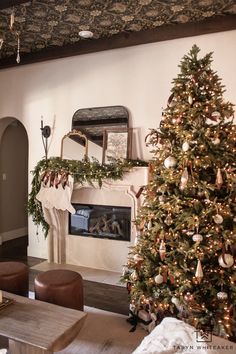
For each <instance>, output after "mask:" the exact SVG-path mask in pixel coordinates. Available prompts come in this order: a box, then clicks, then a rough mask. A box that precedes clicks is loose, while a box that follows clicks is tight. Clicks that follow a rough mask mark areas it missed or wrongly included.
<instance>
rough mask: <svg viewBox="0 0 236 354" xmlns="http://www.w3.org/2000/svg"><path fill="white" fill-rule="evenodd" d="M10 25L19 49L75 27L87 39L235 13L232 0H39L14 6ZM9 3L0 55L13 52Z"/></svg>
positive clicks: (61, 37) (70, 39)
mask: <svg viewBox="0 0 236 354" xmlns="http://www.w3.org/2000/svg"><path fill="white" fill-rule="evenodd" d="M14 10H15V23H14V30H15V31H19V32H20V42H21V46H20V47H21V53H29V52H36V51H40V50H42V49H44V48H46V47H52V46H63V45H66V44H73V43H76V42H78V41H81V40H85V39H81V38H80V37H79V34H78V32H79V31H80V30H90V31H92V32H93V33H94V37H93V39H89V40H92V41H94V40H96V39H97V38H105V37H111V36H112V35H114V34H117V33H120V32H126V31H127V32H137V31H141V30H145V29H151V28H156V27H159V26H162V25H164V24H178V23H186V22H192V21H201V20H203V19H205V18H209V17H212V16H215V15H227V14H236V1H234V0H200V1H199V0H159V1H158V0H130V1H125V0H120V1H119V0H117V1H111V0H95V1H93V0H65V1H62V0H41V1H36V0H33V1H29V2H27V3H24V4H21V5H18V6H15V8H14ZM11 12H12V8H7V9H4V10H1V11H0V38H3V39H4V43H3V45H2V49H1V50H0V58H6V57H9V56H11V55H15V54H16V41H17V38H16V36H15V35H14V34H13V33H11V32H10V31H9V17H10V14H11Z"/></svg>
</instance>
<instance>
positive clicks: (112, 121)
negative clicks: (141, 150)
mask: <svg viewBox="0 0 236 354" xmlns="http://www.w3.org/2000/svg"><path fill="white" fill-rule="evenodd" d="M128 128H129V113H128V110H127V109H126V108H125V107H124V106H107V107H93V108H82V109H78V110H77V111H76V112H75V113H74V115H73V117H72V132H73V131H79V132H80V133H81V134H82V135H84V136H85V137H86V138H87V156H88V158H90V159H91V158H92V157H95V158H96V159H97V160H98V161H99V162H102V160H103V157H104V154H103V148H104V136H105V132H106V131H111V130H117V131H119V130H120V131H124V129H128ZM84 154H85V140H84V139H83V138H82V137H81V136H79V135H73V134H72V135H71V134H68V136H65V139H64V140H63V154H62V157H63V158H68V159H77V160H80V159H82V158H83V157H84Z"/></svg>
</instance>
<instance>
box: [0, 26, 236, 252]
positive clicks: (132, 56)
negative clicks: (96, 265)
mask: <svg viewBox="0 0 236 354" xmlns="http://www.w3.org/2000/svg"><path fill="white" fill-rule="evenodd" d="M194 43H195V44H197V45H198V46H199V47H200V48H201V53H202V55H205V54H206V53H208V52H209V51H213V52H214V55H213V60H214V61H213V64H212V66H213V68H214V69H215V70H216V71H217V72H218V74H219V76H220V77H221V78H222V79H223V84H224V85H225V86H226V89H227V91H226V93H225V98H226V99H227V100H229V101H231V102H233V103H236V75H235V62H236V31H228V32H221V33H216V34H209V35H203V36H197V37H189V38H183V39H176V40H171V41H164V42H159V43H153V44H145V45H140V46H135V47H130V48H124V49H115V50H111V51H104V52H100V53H92V54H87V55H81V56H77V57H71V58H66V59H59V60H54V61H49V62H43V63H38V64H32V65H27V66H18V67H16V68H12V69H6V70H3V71H0V82H1V87H0V118H2V117H6V116H11V117H16V118H18V119H19V120H21V121H22V123H23V124H24V125H25V127H26V129H27V132H28V136H29V170H32V169H33V167H34V166H35V164H36V163H37V161H38V160H39V159H41V158H42V156H43V155H44V151H43V146H42V142H41V136H40V119H41V115H43V117H44V123H45V124H47V125H50V126H53V132H52V137H51V140H50V150H49V156H50V155H51V156H52V155H60V143H61V138H62V136H64V134H66V133H67V132H68V131H69V130H70V126H71V119H72V115H73V113H74V112H75V111H76V110H78V109H79V108H86V107H96V106H109V105H124V106H126V107H127V108H128V110H129V112H130V117H131V126H132V127H133V128H135V129H134V130H135V136H136V139H135V142H134V143H135V149H134V150H135V151H134V154H133V157H140V158H144V159H148V158H149V157H150V155H149V152H148V150H147V149H146V148H145V146H144V137H145V136H146V134H147V133H148V128H155V127H157V126H158V125H159V121H160V117H161V111H162V107H165V106H166V102H167V99H168V97H169V95H170V88H171V86H172V85H171V82H172V79H173V78H174V77H176V75H177V73H178V72H179V68H178V64H179V62H180V59H181V58H182V57H183V55H184V54H186V53H187V52H188V51H189V50H190V48H191V47H192V45H193V44H194ZM29 226H30V227H29V255H31V256H36V257H45V258H46V257H47V243H46V241H45V240H44V237H43V235H42V234H41V233H39V235H38V236H36V229H35V227H34V226H33V225H32V224H31V222H30V225H29Z"/></svg>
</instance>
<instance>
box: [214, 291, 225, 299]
mask: <svg viewBox="0 0 236 354" xmlns="http://www.w3.org/2000/svg"><path fill="white" fill-rule="evenodd" d="M216 296H217V299H218V300H227V299H228V294H227V293H225V292H224V291H220V292H219V293H217V294H216Z"/></svg>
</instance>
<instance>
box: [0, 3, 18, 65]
mask: <svg viewBox="0 0 236 354" xmlns="http://www.w3.org/2000/svg"><path fill="white" fill-rule="evenodd" d="M14 22H15V11H14V9H13V10H12V13H11V14H10V21H9V30H10V32H11V33H12V35H13V36H14V37H15V38H16V42H17V52H16V62H17V64H19V63H20V32H19V31H16V30H14ZM3 44H4V39H3V38H1V37H0V50H1V49H2V46H3Z"/></svg>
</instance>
